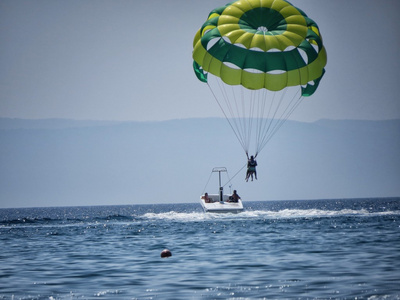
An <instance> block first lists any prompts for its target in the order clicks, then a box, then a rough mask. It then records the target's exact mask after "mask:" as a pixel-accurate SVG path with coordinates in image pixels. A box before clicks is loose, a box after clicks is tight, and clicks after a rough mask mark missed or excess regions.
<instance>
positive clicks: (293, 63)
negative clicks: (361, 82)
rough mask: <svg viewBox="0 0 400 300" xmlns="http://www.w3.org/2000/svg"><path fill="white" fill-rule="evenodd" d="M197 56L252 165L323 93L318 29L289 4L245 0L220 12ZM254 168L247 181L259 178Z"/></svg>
mask: <svg viewBox="0 0 400 300" xmlns="http://www.w3.org/2000/svg"><path fill="white" fill-rule="evenodd" d="M192 57H193V69H194V72H195V74H196V76H197V78H198V79H199V80H200V81H202V82H204V83H206V84H207V85H208V87H209V88H210V90H211V92H212V94H213V96H214V98H215V100H216V102H217V103H218V106H219V107H220V109H221V110H222V112H223V114H224V116H225V118H226V120H227V121H228V123H229V125H230V127H231V128H232V130H233V132H234V133H235V135H236V138H237V139H238V141H239V143H240V144H241V146H242V148H243V150H244V151H245V153H246V156H247V158H248V160H249V161H252V160H251V158H250V159H249V157H248V154H247V153H249V152H253V150H254V153H255V154H254V156H253V161H254V162H255V158H256V157H257V155H258V154H259V153H260V151H261V150H263V148H264V147H265V146H266V145H267V143H268V142H269V141H270V139H271V138H272V136H273V135H274V134H275V133H276V132H277V131H278V130H279V128H280V127H281V126H282V125H283V123H285V121H286V120H287V119H288V118H289V117H290V115H291V114H292V113H293V111H294V110H295V109H296V108H297V107H298V105H299V104H300V103H301V101H302V100H303V98H304V97H308V96H311V95H313V94H314V92H315V91H316V90H317V88H318V86H319V83H320V81H321V79H322V77H323V75H324V73H325V66H326V63H327V54H326V49H325V47H324V44H323V41H322V36H321V33H320V30H319V27H318V25H317V24H316V23H315V22H314V21H313V20H312V19H310V18H309V17H308V16H307V15H306V14H305V13H304V12H303V11H302V10H301V9H299V8H297V7H295V6H293V5H292V4H290V3H289V2H287V1H285V0H273V1H272V0H239V1H233V2H230V3H228V4H226V5H225V6H222V7H218V8H216V9H214V10H212V11H211V12H210V13H209V15H208V18H207V20H206V21H205V22H204V24H203V25H202V26H201V28H200V29H199V30H198V31H197V33H196V35H195V37H194V40H193V53H192ZM253 142H254V144H253ZM250 144H252V145H254V149H251V150H252V151H249V150H250ZM252 147H253V146H252ZM254 162H252V163H251V164H254ZM255 163H256V162H255ZM251 164H250V162H248V168H247V173H246V181H247V180H248V179H249V178H250V177H252V175H255V177H256V179H257V176H256V166H253V165H251ZM256 164H257V163H256ZM249 165H250V166H249ZM245 166H246V165H245Z"/></svg>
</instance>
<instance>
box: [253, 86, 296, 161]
mask: <svg viewBox="0 0 400 300" xmlns="http://www.w3.org/2000/svg"><path fill="white" fill-rule="evenodd" d="M299 92H300V89H299V90H298V91H297V92H296V94H295V95H293V97H292V99H291V100H290V103H289V104H288V105H287V107H286V108H285V110H284V111H283V112H282V113H281V114H280V116H279V118H278V120H277V121H276V122H275V124H274V125H273V127H272V129H271V130H270V132H269V133H268V135H265V136H264V138H263V141H262V143H261V144H260V147H259V150H258V153H259V152H260V151H261V150H262V149H263V148H264V147H265V146H266V145H267V144H268V142H269V141H270V140H271V138H272V137H273V136H274V135H275V134H276V132H277V131H278V130H279V129H280V128H281V127H282V125H283V124H284V123H285V122H286V121H287V120H288V119H289V117H290V116H291V115H292V113H293V112H294V111H295V110H296V108H297V107H298V106H299V105H300V103H301V102H302V100H303V98H304V97H303V96H301V95H300V96H298V94H299ZM285 94H286V93H285ZM283 97H284V94H282V95H281V98H283Z"/></svg>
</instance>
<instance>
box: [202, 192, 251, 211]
mask: <svg viewBox="0 0 400 300" xmlns="http://www.w3.org/2000/svg"><path fill="white" fill-rule="evenodd" d="M208 196H209V199H210V201H209V202H206V201H205V200H204V199H203V196H202V197H200V203H201V206H202V207H203V210H204V212H207V213H239V212H242V211H243V204H242V200H240V199H239V200H238V202H231V201H229V195H223V201H219V195H208Z"/></svg>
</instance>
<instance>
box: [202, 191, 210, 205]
mask: <svg viewBox="0 0 400 300" xmlns="http://www.w3.org/2000/svg"><path fill="white" fill-rule="evenodd" d="M201 199H204V202H205V203H210V202H211V201H210V198H209V197H208V193H205V194H204V196H201Z"/></svg>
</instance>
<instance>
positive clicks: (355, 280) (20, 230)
mask: <svg viewBox="0 0 400 300" xmlns="http://www.w3.org/2000/svg"><path fill="white" fill-rule="evenodd" d="M244 206H245V211H244V212H243V213H239V214H206V213H204V212H203V211H202V210H201V207H200V204H199V203H191V204H170V205H166V204H164V205H161V204H160V205H131V206H98V207H59V208H22V209H1V210H0V245H1V250H0V299H400V198H386V199H347V200H313V201H305V200H303V201H260V202H245V203H244ZM165 248H168V249H169V250H170V251H171V253H172V256H171V257H169V258H161V257H160V253H161V251H162V250H163V249H165Z"/></svg>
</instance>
